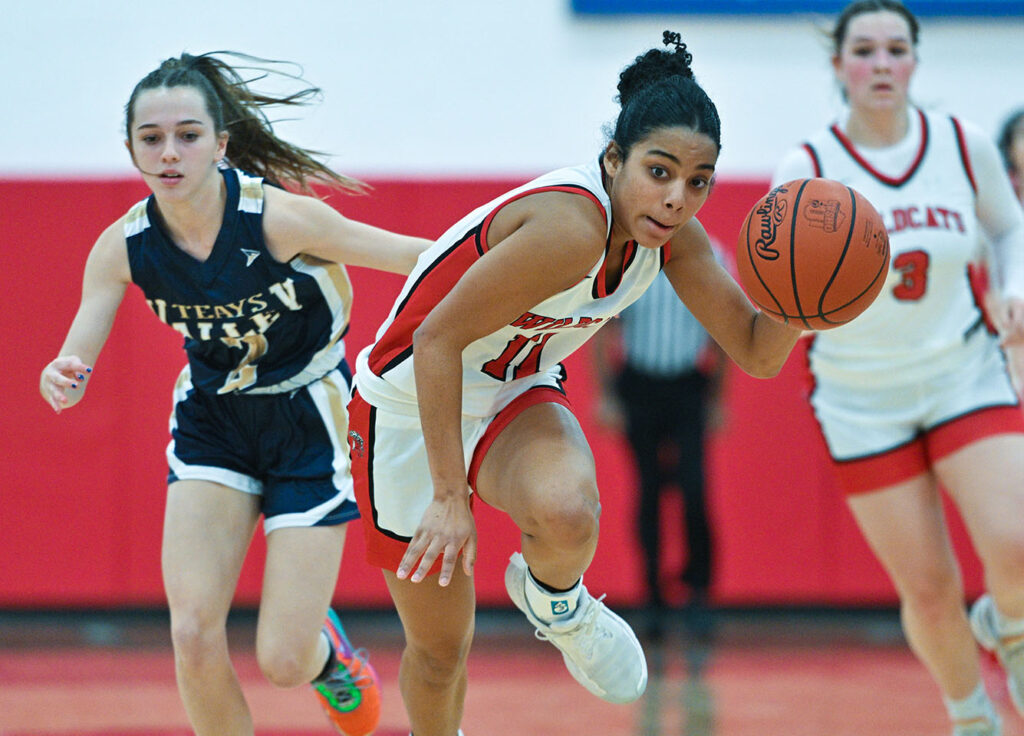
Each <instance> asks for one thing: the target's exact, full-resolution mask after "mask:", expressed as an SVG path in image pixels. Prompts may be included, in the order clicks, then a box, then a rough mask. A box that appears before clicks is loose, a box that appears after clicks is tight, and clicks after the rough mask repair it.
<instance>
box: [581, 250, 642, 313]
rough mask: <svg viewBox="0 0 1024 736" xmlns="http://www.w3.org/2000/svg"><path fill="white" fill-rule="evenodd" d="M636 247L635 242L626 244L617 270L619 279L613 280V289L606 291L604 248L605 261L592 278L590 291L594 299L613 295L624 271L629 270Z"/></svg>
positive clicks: (606, 253) (606, 269) (606, 274)
mask: <svg viewBox="0 0 1024 736" xmlns="http://www.w3.org/2000/svg"><path fill="white" fill-rule="evenodd" d="M638 247H639V246H638V245H637V244H636V241H635V240H630V241H627V242H626V251H625V253H623V254H622V267H621V268H620V269H619V277H618V278H617V279H616V280H615V287H614V288H613V289H612V290H611V291H608V257H607V256H608V247H607V246H605V251H604V253H605V259H604V260H603V261H601V268H599V269H598V271H597V276H595V277H594V288H593V289H592V290H591V293H592V294H593V296H594V298H595V299H604V298H605V297H606V296H608V295H609V294H614V293H615V291H616V289H618V288H619V284H621V283H622V279H623V278H624V277H625V275H626V269H627V268H629V264H631V263H632V262H633V259H634V258H635V257H636V249H637V248H638Z"/></svg>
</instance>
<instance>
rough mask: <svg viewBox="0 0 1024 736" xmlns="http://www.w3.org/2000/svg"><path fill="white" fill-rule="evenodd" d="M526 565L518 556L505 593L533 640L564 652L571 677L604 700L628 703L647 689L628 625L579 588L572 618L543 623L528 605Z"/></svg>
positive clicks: (507, 577) (640, 656) (510, 567)
mask: <svg viewBox="0 0 1024 736" xmlns="http://www.w3.org/2000/svg"><path fill="white" fill-rule="evenodd" d="M527 575H529V570H528V569H527V566H526V560H524V559H523V556H522V555H521V554H519V553H518V552H516V553H514V554H513V555H512V557H511V559H510V560H509V563H508V567H507V568H506V569H505V589H506V590H508V594H509V596H510V597H511V598H512V602H513V603H515V604H516V608H518V609H519V610H520V611H522V612H523V613H525V614H526V618H528V619H529V620H530V623H532V624H533V625H534V626H535V627H536V628H537V631H536V632H535V636H536V637H537V638H538V639H540V640H541V641H549V642H551V643H552V644H554V645H555V646H556V647H557V648H558V649H559V650H560V651H561V652H562V659H564V660H565V666H566V667H567V668H568V669H569V673H570V674H571V675H572V676H573V677H575V678H576V680H577V681H578V682H579V683H580V684H581V685H583V687H585V688H586V689H587V690H589V691H590V692H592V693H593V694H594V695H596V696H597V697H599V698H601V699H602V700H606V701H608V702H609V703H630V702H632V701H634V700H636V699H637V698H639V697H640V696H641V695H643V694H644V690H645V689H646V688H647V660H646V659H645V658H644V650H643V648H642V647H641V646H640V642H639V641H637V638H636V634H634V633H633V630H632V629H631V628H629V624H627V623H626V622H625V621H623V620H622V619H621V618H619V617H618V616H617V615H615V614H614V613H612V611H610V610H609V609H608V607H607V606H605V605H604V604H603V603H602V602H601V600H602V599H603V598H604V596H601V598H599V599H595V598H594V596H592V595H590V593H588V592H587V589H586V587H585V586H580V587H581V591H580V600H579V603H578V604H577V607H576V611H575V612H574V613H573V615H572V617H571V618H568V619H566V620H564V621H556V622H554V623H545V622H544V621H541V620H540V619H539V618H537V616H536V615H535V614H534V613H533V611H532V610H531V609H530V605H529V603H527V601H526V576H527Z"/></svg>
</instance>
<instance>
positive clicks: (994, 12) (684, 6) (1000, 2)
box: [571, 0, 1024, 17]
mask: <svg viewBox="0 0 1024 736" xmlns="http://www.w3.org/2000/svg"><path fill="white" fill-rule="evenodd" d="M571 3H572V9H573V12H576V13H579V14H582V15H652V14H659V15H683V14H686V15H788V14H792V13H814V14H826V15H827V14H835V13H838V12H839V11H840V10H842V9H843V7H845V6H846V4H847V0H701V1H700V2H697V1H696V0H571ZM910 9H911V10H913V11H914V14H915V15H917V16H932V17H934V16H960V17H965V16H967V17H970V16H976V17H986V16H1021V17H1024V1H1022V0H915V2H912V3H910Z"/></svg>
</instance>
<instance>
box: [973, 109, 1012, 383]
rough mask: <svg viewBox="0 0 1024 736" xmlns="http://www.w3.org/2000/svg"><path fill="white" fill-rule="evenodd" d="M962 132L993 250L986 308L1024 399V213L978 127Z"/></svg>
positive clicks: (980, 217) (980, 216)
mask: <svg viewBox="0 0 1024 736" xmlns="http://www.w3.org/2000/svg"><path fill="white" fill-rule="evenodd" d="M963 129H964V136H965V139H966V143H967V150H968V154H969V156H970V160H971V166H972V169H973V172H974V181H975V182H976V184H977V186H978V198H977V205H976V208H977V213H978V220H979V222H980V223H981V227H982V229H983V230H984V232H985V235H986V237H987V238H988V242H989V243H990V245H991V253H992V260H993V263H991V264H990V266H991V268H992V271H993V275H994V276H995V282H996V287H995V288H993V291H992V293H991V294H990V295H989V298H988V299H986V308H987V310H988V313H989V316H990V317H991V319H992V322H993V324H995V326H996V328H997V329H998V330H999V336H1000V338H1001V341H1002V344H1003V348H1004V352H1005V354H1006V360H1007V365H1008V367H1009V370H1010V376H1011V378H1012V379H1013V385H1014V388H1015V389H1016V390H1017V394H1018V395H1019V396H1021V397H1022V398H1024V209H1022V208H1021V207H1020V203H1019V202H1018V201H1017V197H1016V194H1015V193H1014V191H1013V185H1012V184H1011V183H1010V179H1009V176H1008V175H1007V174H1006V171H1005V170H1004V169H1003V163H1002V160H1001V159H1000V157H999V153H998V151H997V150H996V147H995V145H993V143H992V142H991V141H990V140H989V138H988V136H986V135H985V134H984V133H982V132H981V131H980V130H979V129H977V128H975V127H974V126H973V125H970V124H964V126H963Z"/></svg>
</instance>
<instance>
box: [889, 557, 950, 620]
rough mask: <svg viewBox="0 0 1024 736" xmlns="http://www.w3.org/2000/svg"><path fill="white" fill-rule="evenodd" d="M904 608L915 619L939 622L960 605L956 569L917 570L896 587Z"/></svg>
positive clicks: (930, 566) (934, 568)
mask: <svg viewBox="0 0 1024 736" xmlns="http://www.w3.org/2000/svg"><path fill="white" fill-rule="evenodd" d="M899 588H900V595H901V598H902V599H903V601H904V604H905V605H907V606H909V607H911V608H912V609H913V611H914V614H915V616H916V617H918V618H926V619H941V618H943V617H944V616H946V615H947V612H948V611H950V610H951V609H956V608H957V607H962V604H963V585H962V584H961V582H960V576H959V575H958V573H957V571H956V569H954V568H951V567H948V566H946V565H929V566H925V567H924V568H922V569H919V570H918V571H917V572H916V573H915V574H914V575H911V576H909V577H908V578H907V580H906V581H904V582H903V583H902V584H900V586H899Z"/></svg>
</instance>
